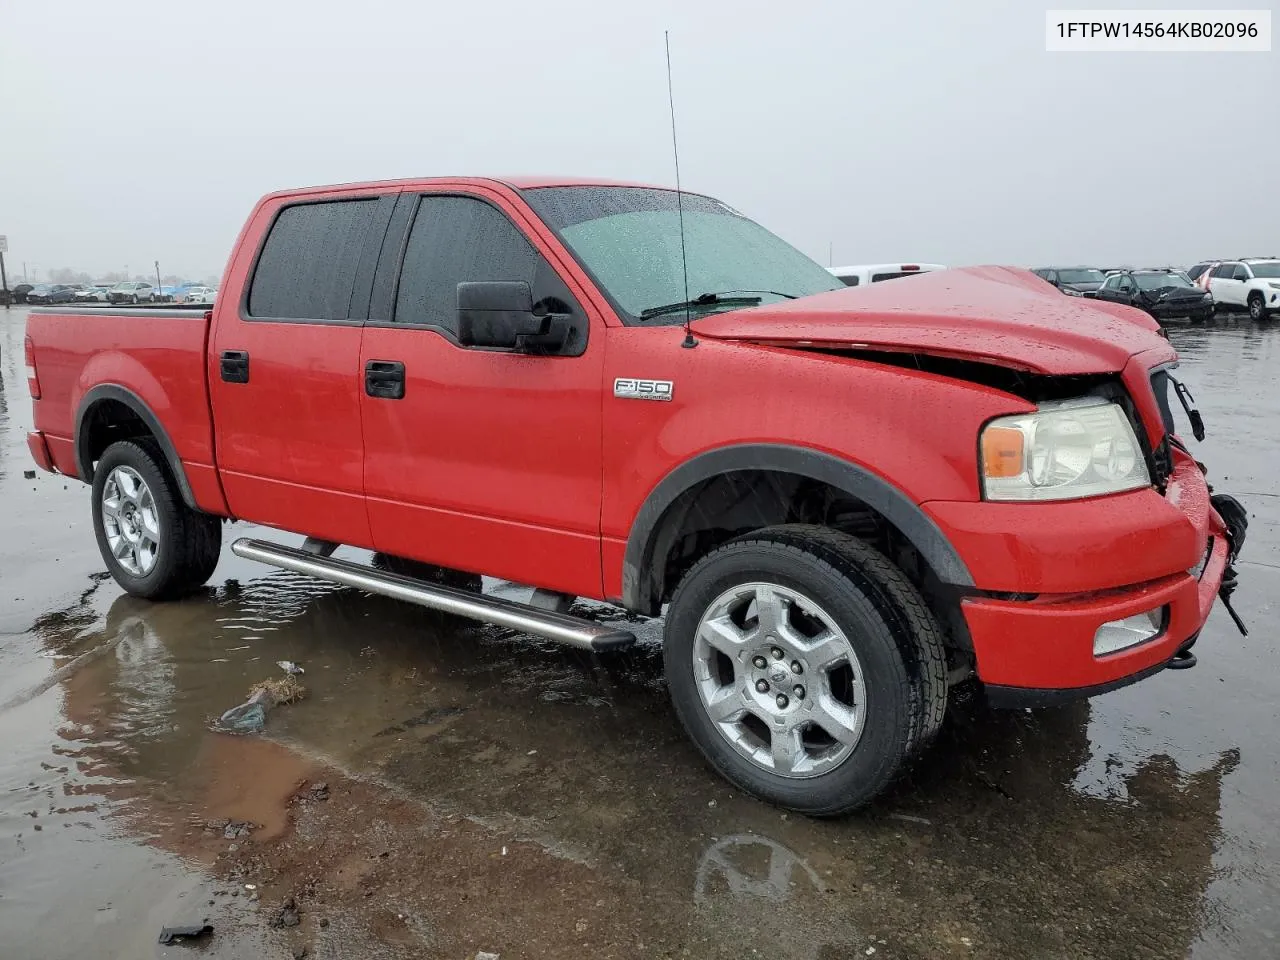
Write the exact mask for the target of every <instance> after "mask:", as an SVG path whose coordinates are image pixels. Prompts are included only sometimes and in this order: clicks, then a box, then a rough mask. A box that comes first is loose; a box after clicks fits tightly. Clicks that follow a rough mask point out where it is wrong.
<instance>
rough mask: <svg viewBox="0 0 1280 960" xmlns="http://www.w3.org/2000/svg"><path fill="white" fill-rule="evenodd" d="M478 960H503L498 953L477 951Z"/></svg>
mask: <svg viewBox="0 0 1280 960" xmlns="http://www.w3.org/2000/svg"><path fill="white" fill-rule="evenodd" d="M476 960H502V958H501V957H499V956H498V955H497V954H496V953H489V952H488V951H487V950H477V951H476Z"/></svg>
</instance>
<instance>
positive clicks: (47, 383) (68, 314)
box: [27, 304, 225, 512]
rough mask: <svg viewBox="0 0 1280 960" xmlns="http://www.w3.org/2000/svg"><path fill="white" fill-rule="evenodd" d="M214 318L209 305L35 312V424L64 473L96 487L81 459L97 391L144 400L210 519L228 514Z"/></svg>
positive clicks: (31, 322)
mask: <svg viewBox="0 0 1280 960" xmlns="http://www.w3.org/2000/svg"><path fill="white" fill-rule="evenodd" d="M209 318H210V312H209V305H208V304H193V305H191V306H190V307H182V306H165V307H130V308H112V307H40V308H36V309H33V310H32V311H31V314H30V316H29V317H28V319H27V336H28V337H30V339H31V342H32V348H33V351H34V359H35V366H36V370H37V373H38V376H39V381H40V392H41V399H39V400H36V401H35V402H34V404H33V407H34V421H35V424H34V425H35V429H36V430H38V431H40V432H41V433H43V434H44V435H45V438H46V440H47V442H48V446H49V451H50V453H51V454H52V457H53V462H54V465H55V466H56V467H57V468H58V470H59V471H60V472H62V473H65V474H67V475H69V476H79V477H80V478H81V479H82V480H86V481H87V480H89V479H90V477H89V475H88V474H87V472H86V470H85V468H86V467H87V466H88V464H84V463H82V462H81V463H78V462H77V457H76V444H75V438H76V428H77V424H78V421H79V419H80V416H81V413H82V405H83V403H84V401H85V398H86V394H87V393H88V392H89V390H90V388H93V392H94V393H95V396H101V395H102V394H103V392H104V391H106V392H107V393H108V394H110V393H111V392H112V391H113V389H114V390H115V391H121V392H123V393H127V394H129V395H131V396H132V397H133V398H135V399H136V400H137V401H140V402H141V403H142V404H143V405H144V406H145V408H146V409H147V410H149V411H150V412H151V414H153V415H154V417H155V418H156V419H157V420H158V421H159V422H160V423H162V424H163V425H164V431H165V434H166V438H167V442H168V443H169V444H170V445H171V447H172V450H173V451H174V452H175V453H176V455H177V458H178V459H179V460H181V462H182V464H183V467H184V470H185V472H186V475H187V480H188V482H189V484H190V488H191V492H192V494H193V499H195V501H196V502H197V503H199V504H200V505H201V506H203V507H205V508H206V509H209V510H211V511H213V512H223V510H225V506H224V505H222V495H221V491H220V489H219V488H218V482H217V475H216V472H215V469H214V450H213V429H212V422H211V419H210V415H209V409H210V408H209V389H208V381H207V377H208V369H207V362H206V349H207V341H208V333H209ZM126 385H127V387H126ZM120 399H121V401H122V402H126V403H127V402H128V397H120ZM82 453H83V451H82Z"/></svg>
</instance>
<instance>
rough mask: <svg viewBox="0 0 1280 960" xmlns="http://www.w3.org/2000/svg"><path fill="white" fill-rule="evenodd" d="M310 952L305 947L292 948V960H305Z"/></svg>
mask: <svg viewBox="0 0 1280 960" xmlns="http://www.w3.org/2000/svg"><path fill="white" fill-rule="evenodd" d="M308 953H310V951H309V950H308V949H307V947H306V946H305V945H303V946H301V947H294V948H293V960H305V958H306V957H307V955H308Z"/></svg>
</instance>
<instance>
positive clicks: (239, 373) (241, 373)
mask: <svg viewBox="0 0 1280 960" xmlns="http://www.w3.org/2000/svg"><path fill="white" fill-rule="evenodd" d="M218 364H219V366H220V367H221V368H222V379H223V380H225V381H226V382H227V383H248V382H249V351H247V350H223V351H222V355H221V356H220V357H219V358H218Z"/></svg>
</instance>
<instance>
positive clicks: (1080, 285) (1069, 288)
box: [1031, 267, 1106, 297]
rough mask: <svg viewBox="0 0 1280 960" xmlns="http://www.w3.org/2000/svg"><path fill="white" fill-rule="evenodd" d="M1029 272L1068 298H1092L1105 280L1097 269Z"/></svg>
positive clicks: (1070, 268) (1042, 268) (1081, 268)
mask: <svg viewBox="0 0 1280 960" xmlns="http://www.w3.org/2000/svg"><path fill="white" fill-rule="evenodd" d="M1031 272H1032V273H1034V274H1035V275H1036V276H1037V277H1039V278H1040V279H1041V280H1048V281H1049V282H1050V283H1052V284H1053V285H1054V286H1055V287H1057V288H1058V289H1059V290H1061V291H1062V292H1063V293H1065V294H1066V295H1067V296H1069V297H1092V296H1093V295H1094V294H1096V293H1097V291H1098V288H1099V287H1100V286H1102V281H1103V280H1104V279H1106V277H1105V276H1104V275H1103V273H1102V271H1101V270H1099V269H1098V268H1097V267H1037V268H1036V269H1034V270H1032V271H1031Z"/></svg>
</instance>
